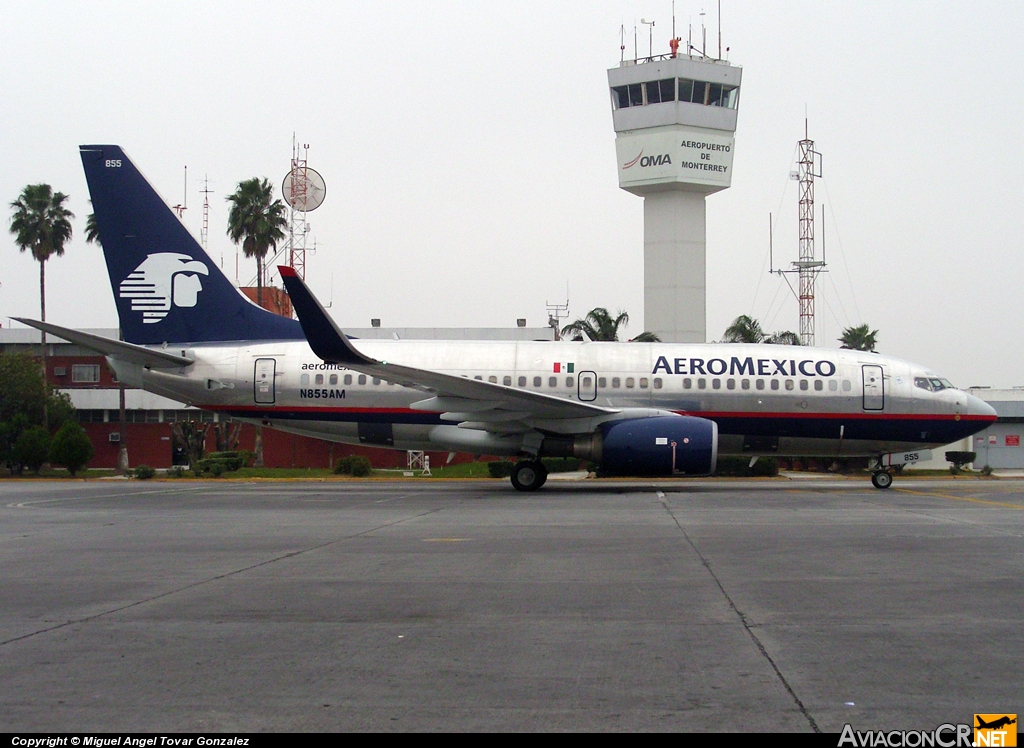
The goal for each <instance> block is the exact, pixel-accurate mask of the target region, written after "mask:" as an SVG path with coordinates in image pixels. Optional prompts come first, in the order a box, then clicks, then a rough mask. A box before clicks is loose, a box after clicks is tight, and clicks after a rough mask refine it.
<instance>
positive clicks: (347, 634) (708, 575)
mask: <svg viewBox="0 0 1024 748" xmlns="http://www.w3.org/2000/svg"><path fill="white" fill-rule="evenodd" d="M1022 510H1024V482H1020V481H978V480H971V481H949V480H946V481H911V480H906V479H902V480H901V479H899V478H897V480H896V483H895V484H894V487H893V488H892V489H890V490H888V491H877V490H874V489H872V488H871V486H870V484H869V482H868V481H867V480H866V479H865V480H864V481H863V482H860V481H849V480H847V481H835V482H830V481H815V482H801V483H795V482H786V481H748V482H742V481H726V480H714V481H690V482H687V481H682V482H622V483H606V482H604V481H600V482H595V481H583V482H579V483H558V484H556V483H549V484H548V486H546V487H545V488H544V489H543V490H542V491H540V492H538V493H536V494H520V493H517V492H515V491H514V490H513V489H512V488H511V487H510V486H509V485H508V483H507V482H506V481H481V482H441V481H427V480H423V481H406V482H386V483H385V482H347V483H337V482H328V483H292V482H288V483H269V482H265V483H240V482H218V481H213V480H207V481H199V482H190V481H184V480H181V481H165V482H154V481H150V482H142V481H131V482H113V481H89V482H82V481H70V480H67V481H55V482H42V481H4V482H0V568H2V569H3V573H2V576H0V731H56V730H60V731H72V730H73V731H117V732H124V731H255V730H285V731H292V730H387V731H390V730H418V731H433V730H687V731H694V730H712V731H714V730H727V731H745V730H769V731H812V730H822V731H826V732H838V731H840V730H841V729H842V727H843V725H844V724H845V723H851V724H852V725H853V726H854V728H855V729H859V730H868V729H885V730H904V729H907V730H909V729H927V730H930V729H934V728H935V727H936V726H937V725H939V724H941V723H943V722H954V723H955V722H969V721H971V720H972V717H973V714H974V713H975V712H991V713H994V712H1000V713H1002V712H1020V711H1024V698H1022V696H1024V688H1022V686H1021V682H1022V680H1021V675H1020V673H1021V658H1022V653H1024V627H1022V618H1024V582H1022V579H1024V553H1022V551H1024V511H1022Z"/></svg>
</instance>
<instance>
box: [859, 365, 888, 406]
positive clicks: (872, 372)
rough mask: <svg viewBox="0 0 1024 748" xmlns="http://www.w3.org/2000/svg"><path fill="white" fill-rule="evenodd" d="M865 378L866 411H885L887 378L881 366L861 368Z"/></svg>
mask: <svg viewBox="0 0 1024 748" xmlns="http://www.w3.org/2000/svg"><path fill="white" fill-rule="evenodd" d="M860 368H861V372H862V373H863V377H864V410H884V409H885V376H884V372H883V370H882V367H881V366H877V365H874V364H869V365H865V366H861V367H860Z"/></svg>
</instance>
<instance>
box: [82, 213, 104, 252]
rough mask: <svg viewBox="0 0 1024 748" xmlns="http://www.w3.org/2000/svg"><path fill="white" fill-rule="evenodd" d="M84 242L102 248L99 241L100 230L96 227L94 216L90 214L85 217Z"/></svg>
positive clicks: (101, 243)
mask: <svg viewBox="0 0 1024 748" xmlns="http://www.w3.org/2000/svg"><path fill="white" fill-rule="evenodd" d="M85 241H86V244H95V245H97V246H100V247H102V246H103V242H101V241H100V230H99V227H98V226H96V214H95V213H90V214H89V215H87V216H86V217H85Z"/></svg>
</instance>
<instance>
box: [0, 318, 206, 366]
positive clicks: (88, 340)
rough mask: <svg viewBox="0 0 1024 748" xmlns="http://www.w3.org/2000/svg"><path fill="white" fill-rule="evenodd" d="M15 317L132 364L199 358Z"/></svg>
mask: <svg viewBox="0 0 1024 748" xmlns="http://www.w3.org/2000/svg"><path fill="white" fill-rule="evenodd" d="M11 319H16V320H18V322H21V323H22V324H25V325H28V326H29V327H34V328H36V329H37V330H43V331H44V332H48V333H50V334H52V335H56V336H57V337H58V338H63V339H64V340H67V341H68V342H69V343H77V344H78V345H80V346H82V347H83V348H88V349H89V350H91V351H96V352H97V353H102V354H103V355H104V356H110V357H111V358H116V359H118V360H120V361H127V362H128V363H130V364H139V365H140V366H148V367H150V368H152V369H170V368H174V367H178V366H190V365H192V364H193V363H195V361H193V360H192V359H190V358H188V357H186V356H180V355H178V354H176V353H170V352H169V351H159V350H154V349H152V348H146V347H144V346H141V345H135V344H134V343H125V342H123V341H121V340H112V339H110V338H104V337H103V336H101V335H93V334H91V333H87V332H81V331H79V330H69V329H68V328H66V327H58V326H57V325H51V324H50V323H49V322H40V321H38V320H34V319H24V318H23V317H12V318H11Z"/></svg>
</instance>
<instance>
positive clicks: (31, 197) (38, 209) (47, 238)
mask: <svg viewBox="0 0 1024 748" xmlns="http://www.w3.org/2000/svg"><path fill="white" fill-rule="evenodd" d="M67 200H68V196H67V195H65V194H64V193H63V192H54V191H53V188H52V187H50V185H48V184H30V185H27V186H26V187H25V189H23V190H22V191H21V194H20V195H19V196H18V199H17V200H15V201H14V202H13V203H11V208H13V209H14V215H12V216H11V225H10V231H11V233H12V234H14V236H15V239H14V241H15V243H16V244H17V245H18V248H19V249H20V250H21V251H22V252H24V251H25V250H26V249H27V250H29V251H30V252H31V253H32V257H33V258H34V259H35V260H36V262H38V263H39V314H40V317H42V320H43V322H45V321H46V261H47V260H48V259H50V257H51V256H53V255H57V256H58V257H60V256H61V255H62V254H64V245H65V244H66V243H67V242H68V241H70V239H71V234H72V233H73V230H72V228H71V221H70V219H72V218H74V217H75V214H74V213H72V212H71V211H70V210H68V209H67V208H65V207H64V203H65V202H66V201H67ZM42 344H43V387H44V388H45V387H46V333H45V332H44V333H43V334H42ZM43 425H44V426H46V425H47V413H46V406H45V399H44V405H43Z"/></svg>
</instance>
